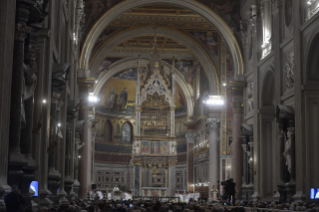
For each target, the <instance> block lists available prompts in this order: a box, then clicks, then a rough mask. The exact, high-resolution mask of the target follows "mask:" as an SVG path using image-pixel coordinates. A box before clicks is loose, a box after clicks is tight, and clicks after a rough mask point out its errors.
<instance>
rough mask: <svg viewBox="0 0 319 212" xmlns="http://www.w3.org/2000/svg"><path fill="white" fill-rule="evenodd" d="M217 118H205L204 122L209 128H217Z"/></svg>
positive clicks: (218, 120)
mask: <svg viewBox="0 0 319 212" xmlns="http://www.w3.org/2000/svg"><path fill="white" fill-rule="evenodd" d="M219 122H220V119H219V118H207V119H206V124H207V126H208V128H209V129H218V128H219Z"/></svg>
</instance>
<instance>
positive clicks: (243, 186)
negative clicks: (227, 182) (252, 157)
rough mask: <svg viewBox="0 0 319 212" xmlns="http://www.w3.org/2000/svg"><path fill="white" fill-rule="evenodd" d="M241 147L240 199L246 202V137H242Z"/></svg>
mask: <svg viewBox="0 0 319 212" xmlns="http://www.w3.org/2000/svg"><path fill="white" fill-rule="evenodd" d="M242 143H243V144H242V147H243V179H242V180H243V182H242V186H241V187H242V196H241V198H242V199H243V200H247V199H248V197H247V192H245V191H246V187H247V181H248V178H247V175H248V162H247V153H246V152H247V144H245V143H246V136H243V142H242Z"/></svg>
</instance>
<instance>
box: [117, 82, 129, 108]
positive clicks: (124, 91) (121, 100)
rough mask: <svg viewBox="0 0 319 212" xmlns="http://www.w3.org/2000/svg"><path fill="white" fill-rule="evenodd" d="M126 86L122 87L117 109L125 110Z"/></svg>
mask: <svg viewBox="0 0 319 212" xmlns="http://www.w3.org/2000/svg"><path fill="white" fill-rule="evenodd" d="M126 90H127V89H126V88H124V89H123V91H122V93H121V94H120V100H119V107H118V110H122V111H123V110H125V109H126V104H127V92H126Z"/></svg>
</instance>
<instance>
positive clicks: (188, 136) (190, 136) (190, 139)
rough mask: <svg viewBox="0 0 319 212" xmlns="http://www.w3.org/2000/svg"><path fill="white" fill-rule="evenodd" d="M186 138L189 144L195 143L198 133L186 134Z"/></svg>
mask: <svg viewBox="0 0 319 212" xmlns="http://www.w3.org/2000/svg"><path fill="white" fill-rule="evenodd" d="M185 137H186V141H187V143H194V141H195V138H196V133H195V132H194V133H191V132H189V133H186V135H185Z"/></svg>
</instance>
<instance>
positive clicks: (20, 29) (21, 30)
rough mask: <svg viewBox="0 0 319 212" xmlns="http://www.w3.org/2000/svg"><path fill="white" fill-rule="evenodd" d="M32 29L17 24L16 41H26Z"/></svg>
mask: <svg viewBox="0 0 319 212" xmlns="http://www.w3.org/2000/svg"><path fill="white" fill-rule="evenodd" d="M31 29H32V28H31V27H28V26H27V25H22V24H16V28H15V33H14V39H15V40H18V41H24V39H25V38H26V37H27V34H29V33H30V32H31Z"/></svg>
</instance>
